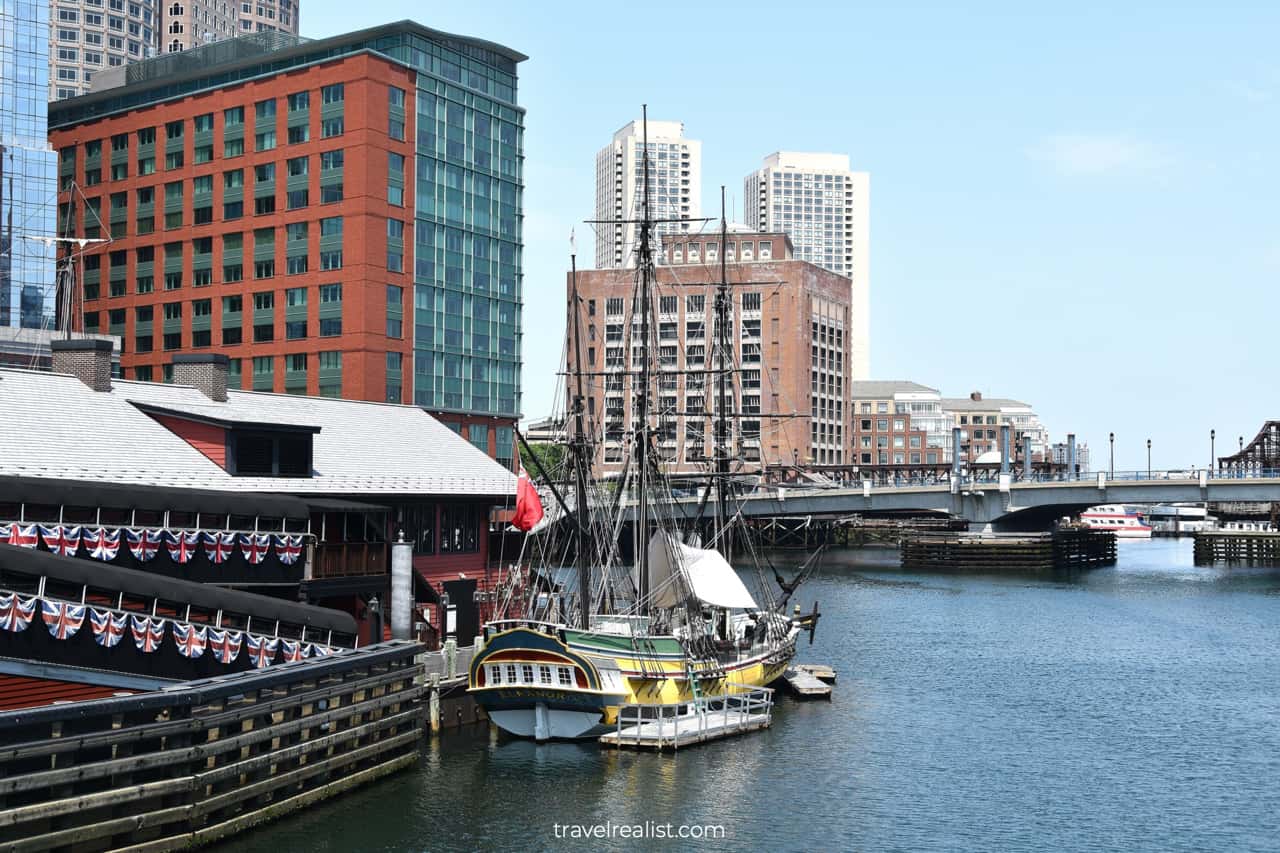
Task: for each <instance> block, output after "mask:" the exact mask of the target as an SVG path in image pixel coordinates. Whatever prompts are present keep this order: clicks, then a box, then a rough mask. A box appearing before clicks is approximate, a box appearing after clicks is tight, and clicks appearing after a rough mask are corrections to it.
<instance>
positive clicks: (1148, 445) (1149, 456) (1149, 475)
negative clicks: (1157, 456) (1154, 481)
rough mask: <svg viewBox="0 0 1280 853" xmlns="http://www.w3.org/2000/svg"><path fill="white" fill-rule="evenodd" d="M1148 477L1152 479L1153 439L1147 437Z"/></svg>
mask: <svg viewBox="0 0 1280 853" xmlns="http://www.w3.org/2000/svg"><path fill="white" fill-rule="evenodd" d="M1147 479H1148V480H1150V479H1151V439H1149V438H1148V439H1147Z"/></svg>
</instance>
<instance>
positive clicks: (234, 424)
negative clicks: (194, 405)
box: [129, 400, 320, 434]
mask: <svg viewBox="0 0 1280 853" xmlns="http://www.w3.org/2000/svg"><path fill="white" fill-rule="evenodd" d="M129 402H130V403H131V404H133V406H134V407H135V408H137V409H138V410H139V411H142V412H145V413H146V414H148V415H164V416H165V417H169V418H179V419H181V420H184V421H191V422H193V423H199V424H208V425H210V426H216V427H222V428H223V429H256V430H264V431H271V432H300V433H312V434H314V433H318V432H320V427H318V426H311V425H310V424H282V423H268V422H265V421H236V420H229V419H227V418H219V417H215V416H214V415H205V414H196V413H193V412H187V411H183V410H182V409H170V408H167V407H165V406H157V405H155V404H153V403H140V402H138V401H137V400H130V401H129Z"/></svg>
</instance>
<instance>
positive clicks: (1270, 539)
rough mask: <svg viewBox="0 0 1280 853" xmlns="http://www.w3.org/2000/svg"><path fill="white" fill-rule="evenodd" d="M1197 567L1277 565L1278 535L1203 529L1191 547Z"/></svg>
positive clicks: (1279, 552)
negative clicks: (1217, 564)
mask: <svg viewBox="0 0 1280 853" xmlns="http://www.w3.org/2000/svg"><path fill="white" fill-rule="evenodd" d="M1192 553H1193V556H1194V561H1195V564H1196V565H1197V566H1211V565H1214V564H1215V563H1221V564H1226V565H1243V566H1280V533H1277V532H1274V531H1265V530H1206V531H1203V532H1201V533H1197V534H1196V535H1195V542H1194V544H1193V546H1192Z"/></svg>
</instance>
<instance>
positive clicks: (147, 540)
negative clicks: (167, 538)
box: [124, 530, 164, 563]
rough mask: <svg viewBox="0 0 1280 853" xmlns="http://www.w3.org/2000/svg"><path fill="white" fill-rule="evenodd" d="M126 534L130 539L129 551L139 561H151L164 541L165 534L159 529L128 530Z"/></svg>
mask: <svg viewBox="0 0 1280 853" xmlns="http://www.w3.org/2000/svg"><path fill="white" fill-rule="evenodd" d="M124 536H125V538H126V539H128V540H129V553H131V554H133V559H135V560H137V561H138V562H139V563H149V562H151V560H152V559H154V558H155V556H156V553H157V552H159V550H160V543H161V542H163V541H164V534H163V533H162V532H160V531H159V530H126V531H125V532H124Z"/></svg>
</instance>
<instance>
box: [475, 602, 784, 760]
mask: <svg viewBox="0 0 1280 853" xmlns="http://www.w3.org/2000/svg"><path fill="white" fill-rule="evenodd" d="M796 634H797V630H796V629H795V628H792V629H791V630H790V631H789V633H788V636H787V637H786V638H785V639H784V640H782V641H780V642H778V643H776V644H773V645H770V646H765V647H761V648H760V649H759V650H758V653H757V654H754V655H749V654H743V655H742V656H741V658H740V659H739V660H733V661H726V662H723V663H722V664H720V665H719V666H718V667H715V669H714V670H712V669H710V668H708V667H707V665H705V664H703V663H701V662H695V661H692V660H690V658H689V657H688V655H687V654H686V653H685V652H684V649H683V647H682V646H681V645H680V642H679V641H678V640H676V639H675V638H674V637H644V638H633V637H629V636H616V635H613V636H611V635H602V634H588V633H586V632H581V631H573V630H569V629H560V628H558V627H556V628H552V626H545V627H544V628H543V629H541V630H535V629H530V628H518V629H515V630H510V631H502V632H498V633H496V634H494V635H493V636H491V637H490V639H489V640H488V641H486V643H485V644H484V646H483V647H482V648H481V649H480V651H478V652H477V654H476V656H475V658H474V659H473V660H472V664H471V672H470V684H469V692H470V693H471V695H472V696H473V697H474V698H475V700H476V702H477V704H479V705H480V706H481V707H482V708H484V709H485V712H486V713H487V714H488V715H489V718H490V720H492V721H493V723H494V724H495V725H497V726H498V727H499V728H501V729H502V730H503V731H505V732H507V733H508V734H511V735H515V736H517V737H526V738H529V737H531V738H534V739H536V740H546V739H578V738H589V737H595V736H598V735H600V734H602V733H603V732H605V731H607V730H609V729H611V728H613V727H614V726H616V725H617V721H618V710H619V708H621V707H622V706H623V705H635V704H654V705H659V704H661V705H670V704H679V703H684V702H689V701H692V700H693V699H695V698H699V697H701V698H714V697H716V696H722V695H727V694H733V693H737V692H740V691H741V689H742V688H744V687H763V686H766V685H768V684H770V683H772V682H773V681H775V680H777V679H778V678H780V677H781V676H782V674H783V672H784V671H785V670H786V668H787V666H788V665H789V664H790V661H791V658H792V657H793V656H794V654H795V636H796ZM513 667H514V671H512V668H513ZM526 667H528V668H529V669H527V670H526V669H525V668H526ZM542 667H548V668H554V671H552V672H548V673H544V672H543V671H542V669H541V668H542ZM568 667H572V668H573V669H572V672H571V673H570V674H571V676H572V679H573V684H572V685H569V684H563V683H561V682H560V678H561V670H562V669H564V668H568ZM495 668H496V669H497V670H499V671H498V672H497V673H495ZM512 672H513V674H514V675H515V683H510V680H509V679H508V675H509V674H511V673H512ZM691 672H692V674H693V678H692V679H691V678H690V673H691ZM495 675H496V676H497V677H498V678H500V679H502V681H501V682H499V683H495V681H494V679H495ZM530 676H531V677H530ZM548 676H550V680H551V681H552V682H554V683H551V684H542V683H538V682H540V681H542V680H543V679H544V678H546V677H548ZM529 681H532V682H533V683H526V682H529ZM695 683H696V686H695Z"/></svg>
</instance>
